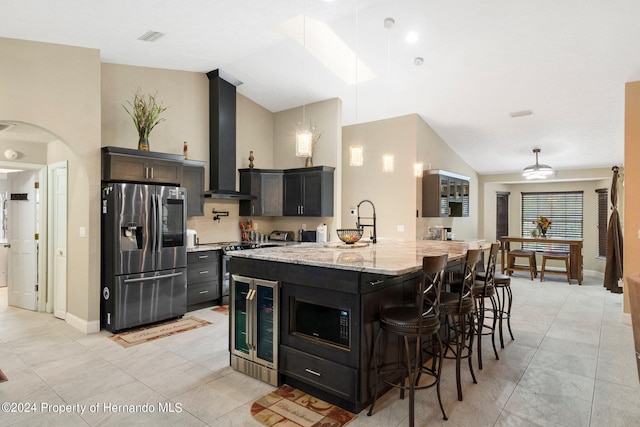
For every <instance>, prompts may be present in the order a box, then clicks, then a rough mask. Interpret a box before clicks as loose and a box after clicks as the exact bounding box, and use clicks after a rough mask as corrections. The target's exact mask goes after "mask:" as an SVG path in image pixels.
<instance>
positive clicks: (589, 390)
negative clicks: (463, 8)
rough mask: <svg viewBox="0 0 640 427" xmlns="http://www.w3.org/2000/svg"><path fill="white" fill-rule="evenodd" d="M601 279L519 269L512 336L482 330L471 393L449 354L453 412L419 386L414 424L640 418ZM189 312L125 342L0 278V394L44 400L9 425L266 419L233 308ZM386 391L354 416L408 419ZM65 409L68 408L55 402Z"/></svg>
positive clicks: (597, 422) (618, 308)
mask: <svg viewBox="0 0 640 427" xmlns="http://www.w3.org/2000/svg"><path fill="white" fill-rule="evenodd" d="M601 283H602V280H601V278H594V277H591V278H586V280H585V282H584V284H583V285H582V286H577V285H576V284H574V285H571V286H568V285H567V284H566V283H565V282H563V280H562V278H561V277H560V276H558V278H557V279H556V278H553V277H549V278H548V280H545V282H543V283H540V282H539V281H535V282H532V281H530V280H529V279H528V278H526V277H525V276H524V275H519V277H514V279H513V281H512V288H513V294H514V307H513V321H512V326H513V330H514V334H515V338H516V339H515V341H511V340H510V339H507V341H506V342H505V348H504V349H502V350H499V355H500V360H495V359H494V358H493V356H492V351H491V349H490V343H489V342H488V341H489V340H484V344H486V347H485V346H484V345H483V349H484V358H485V366H484V370H483V371H476V372H477V378H478V384H472V383H471V378H470V375H469V372H468V370H464V371H463V372H464V375H463V392H464V401H462V402H459V401H457V399H456V388H455V374H454V362H453V361H447V362H446V363H445V365H444V374H443V377H444V379H443V384H442V388H443V389H442V391H443V401H444V405H445V409H446V411H447V413H448V415H449V421H446V422H445V421H443V420H442V419H441V415H440V411H439V408H438V406H437V401H436V396H435V393H434V390H432V389H428V390H422V391H420V392H419V393H418V396H417V417H416V420H417V425H422V426H426V425H429V426H431V425H443V426H445V425H448V426H471V425H472V426H522V425H523V426H632V425H633V426H638V425H640V421H639V420H640V385H639V384H638V374H637V372H636V366H635V361H634V351H633V338H632V330H631V327H630V326H629V325H626V324H623V323H621V313H622V295H614V294H610V293H608V292H606V291H605V290H604V288H603V287H602V285H601ZM188 315H193V316H197V317H200V318H202V319H206V320H209V321H211V322H212V325H209V326H206V327H203V328H199V329H195V330H193V331H189V332H185V333H182V334H178V335H175V336H171V337H167V338H163V339H160V340H156V341H153V342H150V343H145V344H142V345H138V346H134V347H130V348H127V349H125V348H123V347H120V346H119V345H118V344H115V343H113V342H111V340H109V339H108V338H107V337H108V336H109V335H110V334H109V333H107V332H104V331H103V332H100V333H98V334H92V335H84V334H82V333H80V332H78V331H77V330H75V329H74V328H72V327H70V326H68V325H67V324H66V323H65V322H63V321H60V320H58V319H55V318H53V316H52V315H50V314H42V313H33V312H29V311H24V310H19V309H15V308H11V307H8V306H7V292H6V288H0V369H2V370H3V371H4V372H5V374H6V375H7V376H8V378H9V381H8V382H4V383H0V403H1V402H14V403H17V404H26V403H29V404H35V409H36V410H37V411H36V412H28V413H25V412H23V413H12V412H8V413H7V412H0V426H9V425H11V426H21V425H24V426H38V425H47V426H57V425H60V426H75V425H78V426H86V425H91V426H97V425H118V426H128V425H132V426H133V425H135V426H137V425H154V426H170V425H179V426H204V425H209V426H253V425H259V424H258V423H256V422H255V421H254V420H253V419H252V418H251V415H250V413H249V408H250V407H251V403H252V402H253V401H254V400H255V399H256V398H257V397H259V396H261V395H262V394H264V393H266V392H268V391H269V390H271V389H272V388H273V387H271V386H269V385H268V384H265V383H262V382H259V381H257V380H254V379H252V378H249V377H247V376H245V375H243V374H240V373H238V372H235V371H233V370H232V369H230V368H229V367H228V366H227V365H228V361H229V356H228V352H227V334H228V331H227V328H228V317H227V316H225V315H222V314H219V313H216V312H213V311H211V310H210V309H203V310H198V311H195V312H191V313H188ZM378 402H379V404H377V405H376V413H375V414H374V415H373V416H371V417H367V415H366V410H365V411H363V412H361V413H360V414H358V417H357V418H356V419H355V420H354V421H353V422H352V423H351V424H350V427H351V426H353V427H357V426H384V427H387V426H388V427H392V426H405V425H408V421H407V404H408V401H407V400H404V401H401V400H399V399H398V395H397V392H394V391H391V392H389V393H387V394H386V395H384V396H383V397H382V398H381V399H380V400H379V401H378ZM46 405H48V406H46ZM56 405H58V406H56ZM64 405H75V406H70V407H65V406H64ZM79 405H85V412H84V413H82V414H81V413H79V412H78V409H77V408H78V407H79ZM135 405H138V406H135ZM128 407H132V408H131V409H132V410H134V411H136V412H135V413H132V412H131V411H127V408H128ZM150 408H151V409H153V410H154V411H153V412H150ZM62 409H65V410H67V411H70V412H66V413H60V414H58V413H56V412H55V411H56V410H60V411H61V410H62Z"/></svg>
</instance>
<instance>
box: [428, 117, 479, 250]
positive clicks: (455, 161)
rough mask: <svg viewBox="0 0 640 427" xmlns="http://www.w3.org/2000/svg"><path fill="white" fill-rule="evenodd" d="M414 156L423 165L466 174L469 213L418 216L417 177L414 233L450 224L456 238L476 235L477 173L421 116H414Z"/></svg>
mask: <svg viewBox="0 0 640 427" xmlns="http://www.w3.org/2000/svg"><path fill="white" fill-rule="evenodd" d="M418 159H419V161H420V162H422V163H424V168H425V169H442V170H446V171H449V172H453V173H457V174H460V175H465V176H468V177H469V216H468V217H464V218H423V217H422V194H421V193H422V181H419V187H418V190H419V194H420V198H419V204H418V209H419V210H420V216H419V217H418V221H417V224H418V226H417V230H416V233H417V234H416V237H417V238H418V239H421V238H423V237H424V236H425V235H427V234H428V229H429V227H431V226H434V225H442V226H445V227H451V229H452V231H453V233H455V235H456V239H463V240H464V239H478V238H481V237H482V236H481V235H480V233H479V231H478V224H479V213H480V210H479V204H478V174H477V173H476V171H475V170H473V169H472V168H471V166H469V165H468V164H467V163H466V162H465V161H464V160H462V158H461V157H460V156H458V155H457V154H456V152H455V151H453V150H452V149H451V147H449V145H447V143H446V142H445V141H444V140H443V139H442V138H440V136H439V135H438V134H437V133H435V131H434V130H433V129H431V127H430V126H429V125H428V124H427V123H425V122H424V121H423V120H422V119H419V120H418Z"/></svg>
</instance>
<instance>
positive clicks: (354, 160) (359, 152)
mask: <svg viewBox="0 0 640 427" xmlns="http://www.w3.org/2000/svg"><path fill="white" fill-rule="evenodd" d="M363 164H364V148H363V147H362V145H350V146H349V166H362V165H363Z"/></svg>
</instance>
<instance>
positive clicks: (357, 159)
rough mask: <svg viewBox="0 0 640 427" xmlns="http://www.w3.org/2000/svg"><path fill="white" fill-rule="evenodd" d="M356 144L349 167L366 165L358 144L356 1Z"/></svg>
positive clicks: (351, 151)
mask: <svg viewBox="0 0 640 427" xmlns="http://www.w3.org/2000/svg"><path fill="white" fill-rule="evenodd" d="M355 81H356V122H355V123H356V144H352V145H350V146H349V166H362V165H363V164H364V147H363V146H362V145H360V144H358V143H357V140H358V138H357V136H358V133H359V131H360V130H359V127H358V86H359V85H360V79H359V76H358V2H357V1H356V78H355Z"/></svg>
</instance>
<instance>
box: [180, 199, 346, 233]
mask: <svg viewBox="0 0 640 427" xmlns="http://www.w3.org/2000/svg"><path fill="white" fill-rule="evenodd" d="M238 208H239V203H238V201H237V200H215V201H214V200H212V199H208V200H207V201H206V202H205V204H204V216H196V217H189V218H187V228H191V229H194V230H196V232H197V235H198V241H199V242H200V243H214V242H235V241H239V240H240V221H241V220H243V219H251V220H252V221H253V224H254V228H257V229H256V231H257V232H259V233H262V234H266V235H267V236H268V235H269V234H270V233H271V232H272V231H274V230H281V231H293V232H294V233H295V236H296V239H297V237H298V230H300V229H301V228H304V229H305V230H315V229H316V227H317V226H318V225H320V224H327V230H329V231H328V234H327V236H328V241H337V239H338V238H337V236H336V235H335V229H334V228H333V217H326V218H319V217H304V218H296V217H240V215H238ZM214 209H215V211H216V212H229V216H219V218H220V220H219V221H214V220H213V217H214V213H213V210H214ZM256 226H257V227H256Z"/></svg>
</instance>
